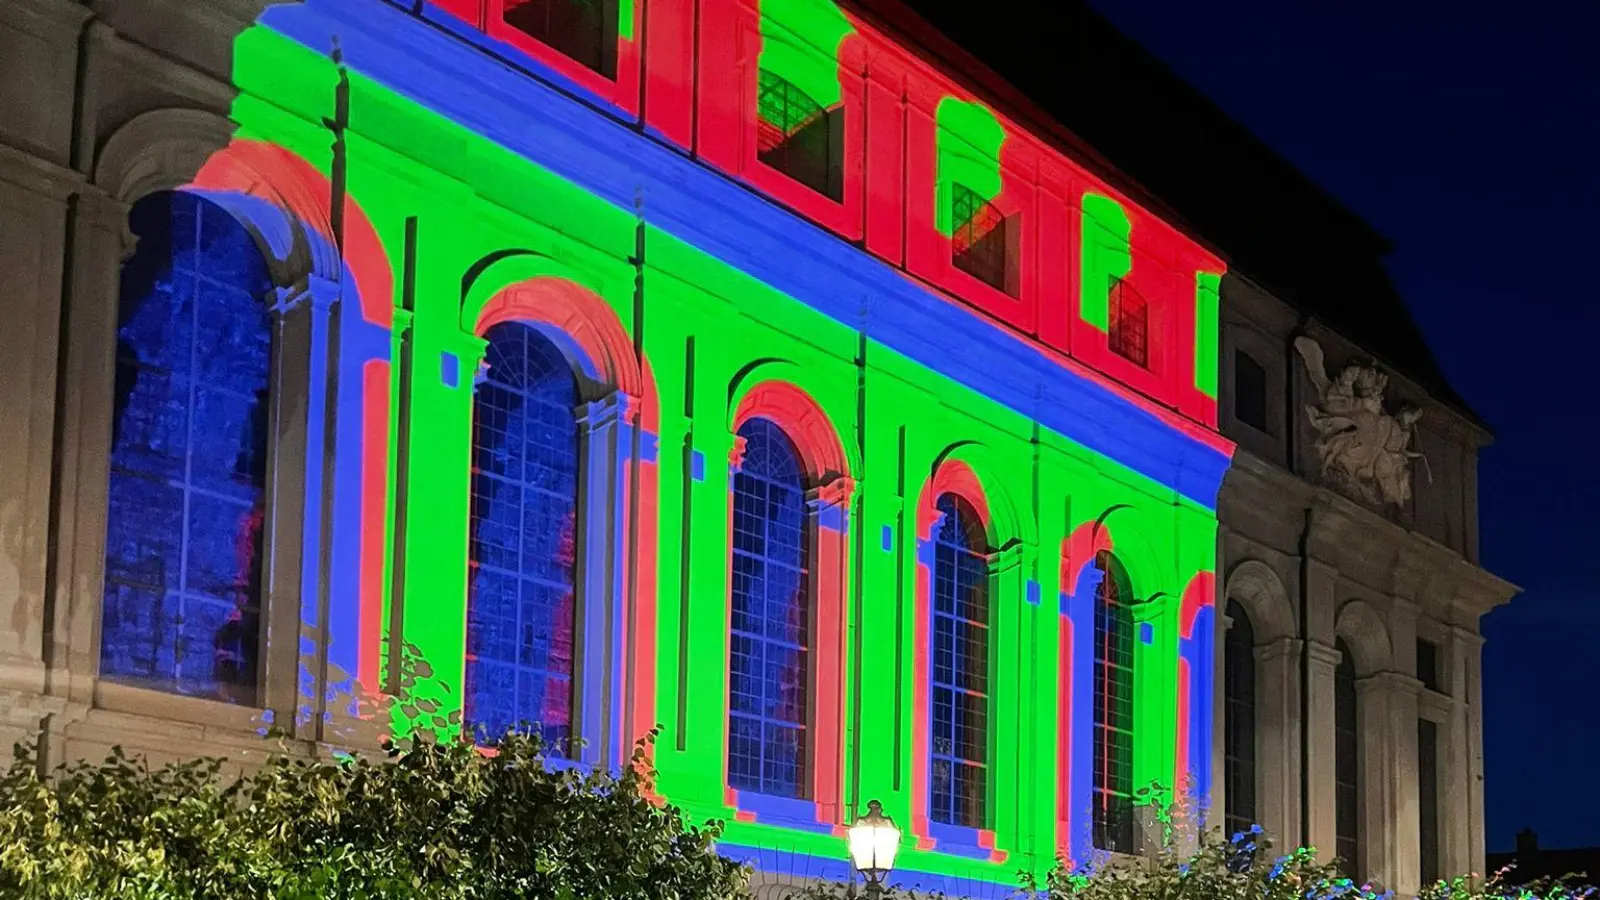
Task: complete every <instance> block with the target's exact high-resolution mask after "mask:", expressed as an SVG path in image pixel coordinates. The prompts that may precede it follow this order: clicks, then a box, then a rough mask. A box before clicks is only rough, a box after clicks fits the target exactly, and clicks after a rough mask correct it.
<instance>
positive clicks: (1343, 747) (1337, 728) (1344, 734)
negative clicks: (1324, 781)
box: [1333, 640, 1364, 880]
mask: <svg viewBox="0 0 1600 900" xmlns="http://www.w3.org/2000/svg"><path fill="white" fill-rule="evenodd" d="M1337 647H1338V650H1339V665H1338V667H1337V668H1335V669H1334V670H1333V729H1334V744H1333V766H1334V798H1333V799H1334V853H1336V854H1337V855H1338V857H1339V858H1340V859H1342V860H1344V871H1345V874H1346V875H1348V876H1350V877H1351V878H1354V879H1357V880H1360V879H1361V878H1362V875H1361V872H1362V869H1363V868H1364V866H1363V862H1364V861H1363V860H1362V858H1361V838H1360V834H1361V765H1360V761H1359V759H1358V754H1359V753H1360V752H1361V725H1360V720H1359V719H1358V718H1357V716H1356V664H1355V657H1353V656H1351V655H1350V647H1349V645H1348V644H1346V643H1345V642H1344V641H1343V640H1341V641H1339V643H1338V645H1337Z"/></svg>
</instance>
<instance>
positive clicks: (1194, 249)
mask: <svg viewBox="0 0 1600 900" xmlns="http://www.w3.org/2000/svg"><path fill="white" fill-rule="evenodd" d="M436 2H437V5H438V7H439V8H440V9H442V10H445V11H447V12H449V13H450V14H452V15H454V16H456V17H459V18H460V19H462V20H465V21H466V22H468V23H469V24H470V25H472V26H473V27H474V28H475V29H477V30H479V31H481V32H483V33H484V34H485V35H487V36H488V38H489V41H488V43H489V44H490V45H491V47H492V48H493V49H495V50H497V51H498V52H501V53H505V54H509V55H512V56H524V55H525V59H524V61H525V62H527V63H530V64H531V68H533V69H535V70H536V71H540V72H542V73H543V74H547V75H550V76H553V77H554V78H555V79H556V80H558V81H565V82H566V83H567V84H568V85H569V86H571V87H575V88H577V89H578V90H579V91H580V92H581V93H584V94H587V95H588V96H590V97H591V98H593V99H595V100H598V101H599V102H600V103H601V104H602V105H603V106H606V107H609V108H610V110H611V111H612V112H613V113H614V114H615V115H618V116H619V117H623V118H626V119H628V120H631V121H634V122H636V123H638V125H639V127H641V128H642V129H644V130H645V131H646V132H648V133H650V134H652V135H654V136H656V137H658V138H660V139H664V140H666V141H668V142H670V143H672V144H674V145H676V146H678V147H680V148H682V149H684V150H687V151H690V152H692V153H693V154H694V155H695V156H696V157H697V158H698V159H700V160H701V161H702V162H704V163H706V164H708V165H711V166H713V167H715V168H717V169H719V170H721V171H723V172H725V173H726V174H728V175H730V176H733V177H735V178H737V179H739V180H741V181H743V182H745V183H746V184H748V185H750V186H751V187H753V188H755V189H757V190H759V191H761V192H762V193H764V194H766V195H767V196H769V197H771V198H772V199H774V200H776V201H778V202H780V203H782V204H784V205H786V206H787V207H789V208H790V209H792V210H794V211H795V212H797V213H799V214H801V215H803V216H805V217H806V218H808V219H810V220H811V221H813V222H815V223H816V224H818V225H820V226H822V227H824V228H827V229H829V230H830V231H832V232H834V233H835V234H837V235H838V236H840V237H841V238H843V239H845V240H847V241H850V242H852V243H855V244H857V245H858V246H861V247H862V248H863V249H865V250H866V251H867V252H870V253H872V254H873V255H875V256H877V257H879V258H880V259H883V260H884V261H886V262H888V263H890V264H892V265H894V266H896V267H898V268H899V269H901V270H902V271H904V272H905V273H906V274H907V275H908V276H909V277H912V278H914V279H917V280H919V281H920V282H922V283H924V284H926V285H928V286H930V287H932V288H935V289H937V291H938V292H940V293H941V294H942V295H944V296H946V297H949V298H953V299H952V302H960V303H963V304H965V305H966V306H968V307H971V308H973V309H975V310H977V311H979V312H980V313H982V314H984V315H986V316H989V317H991V318H992V319H995V320H998V321H999V322H1001V323H1004V324H1005V325H1006V326H1008V327H1010V328H1012V329H1014V330H1016V331H1017V332H1020V333H1022V334H1025V335H1028V336H1030V337H1032V338H1033V339H1034V340H1035V341H1036V342H1037V343H1038V344H1039V345H1040V346H1041V347H1042V348H1044V349H1046V351H1047V352H1059V353H1064V354H1067V355H1069V356H1071V357H1072V358H1074V359H1076V360H1078V361H1079V362H1081V363H1083V364H1084V365H1086V366H1087V367H1089V368H1090V369H1092V370H1094V371H1097V372H1099V373H1102V374H1103V375H1105V376H1108V377H1109V378H1110V379H1112V380H1115V381H1117V382H1120V383H1122V384H1124V385H1126V386H1128V387H1130V388H1133V389H1134V390H1136V391H1138V392H1139V393H1142V394H1144V395H1145V396H1147V397H1149V398H1151V399H1153V400H1154V401H1156V402H1157V403H1159V404H1161V405H1163V406H1167V407H1169V408H1172V409H1175V410H1177V411H1179V412H1180V413H1182V414H1183V415H1185V416H1187V417H1189V418H1190V419H1192V420H1194V421H1196V422H1199V423H1201V424H1203V425H1205V426H1207V427H1210V428H1215V425H1216V401H1215V393H1216V372H1215V361H1216V350H1215V348H1216V333H1217V329H1216V326H1217V322H1216V319H1217V305H1216V296H1215V291H1214V287H1215V280H1214V279H1212V280H1210V281H1209V282H1205V283H1207V284H1209V285H1210V286H1211V290H1210V291H1209V293H1208V291H1206V290H1203V289H1201V288H1200V287H1199V286H1198V285H1197V274H1199V273H1209V274H1211V275H1213V276H1214V275H1219V274H1220V273H1221V272H1222V271H1223V270H1224V267H1223V264H1222V262H1221V261H1220V260H1218V259H1217V258H1216V257H1215V256H1214V255H1213V254H1211V253H1209V252H1208V251H1206V250H1205V249H1204V248H1202V247H1201V246H1200V245H1199V244H1197V243H1196V242H1195V241H1193V240H1191V239H1189V238H1188V237H1186V236H1185V235H1183V234H1182V233H1180V232H1179V231H1178V230H1177V229H1176V228H1174V227H1172V226H1171V225H1169V224H1168V223H1166V222H1164V221H1162V220H1161V219H1160V218H1158V217H1157V216H1155V215H1153V214H1152V213H1150V212H1149V211H1148V210H1146V209H1145V208H1143V207H1141V206H1140V205H1138V204H1137V203H1135V202H1134V201H1133V200H1131V199H1130V198H1129V197H1128V196H1126V195H1125V194H1124V193H1122V192H1121V191H1118V190H1116V189H1115V188H1113V187H1111V186H1110V185H1109V184H1107V183H1106V181H1105V179H1103V178H1100V177H1098V176H1096V175H1095V174H1093V173H1092V172H1091V171H1090V170H1089V169H1088V168H1087V167H1085V166H1083V165H1080V164H1078V163H1077V162H1075V161H1074V160H1073V158H1072V154H1074V153H1078V151H1074V150H1070V149H1068V148H1067V142H1066V141H1064V140H1062V139H1061V138H1060V137H1059V136H1055V135H1052V136H1051V137H1050V138H1045V137H1041V136H1040V135H1037V134H1034V133H1030V132H1029V131H1028V130H1027V129H1025V128H1023V127H1022V126H1020V125H1019V124H1018V123H1016V122H1015V121H1012V120H1010V119H1008V118H1006V117H1005V116H1003V115H1000V114H999V113H998V112H996V111H995V110H994V108H993V107H994V105H995V104H994V102H993V101H994V100H996V99H997V98H996V97H993V96H990V95H985V96H976V95H974V93H973V92H972V91H970V90H968V89H967V88H966V87H964V86H963V85H962V84H961V83H960V82H959V81H958V80H957V79H956V78H953V77H951V76H949V75H947V74H945V73H944V72H942V71H940V69H939V68H937V67H936V65H935V64H933V63H931V62H929V61H928V60H927V59H926V58H925V55H926V54H925V53H923V52H921V51H919V50H918V49H917V48H916V47H915V46H912V44H911V42H910V41H909V40H904V39H896V38H894V37H891V36H889V34H888V33H887V32H886V31H885V30H882V29H879V28H876V27H874V26H873V25H872V24H870V23H869V22H867V21H866V20H865V19H864V18H862V17H861V16H860V15H858V14H857V13H855V12H851V11H844V12H841V11H840V9H839V8H838V7H837V6H836V5H834V4H833V3H832V2H831V0H604V2H605V3H606V4H608V5H607V6H606V7H605V8H606V9H607V10H608V11H609V12H610V14H611V15H613V16H615V23H614V24H615V33H616V34H617V35H618V39H617V42H616V46H615V47H614V48H613V47H610V46H606V47H603V48H601V50H600V52H596V51H595V48H594V46H593V42H588V43H584V42H579V43H577V44H573V43H571V42H570V41H569V40H567V39H563V38H558V37H551V38H550V39H549V40H548V41H545V40H540V39H539V37H537V36H535V35H534V34H531V33H530V32H534V33H537V32H539V31H540V30H541V29H544V30H545V31H546V32H547V33H548V34H550V35H553V34H554V33H555V32H554V29H557V28H559V27H562V26H561V23H560V21H559V17H557V18H552V17H551V13H550V10H552V9H556V8H558V7H559V6H561V5H562V4H563V3H569V2H572V0H436ZM873 5H874V6H875V7H876V6H882V5H884V4H881V3H874V4H873ZM880 14H881V13H880ZM896 15H897V16H903V15H904V13H902V12H898V11H897V12H896ZM696 23H698V32H697V30H696ZM567 24H568V25H569V26H570V20H569V21H568V23H567ZM902 25H904V26H906V27H905V28H904V29H903V30H906V31H908V32H910V33H912V34H917V33H919V30H918V29H921V30H922V31H924V32H925V31H926V30H927V28H926V26H925V25H921V24H920V23H919V22H917V21H916V20H912V19H907V20H905V21H897V22H896V26H897V28H898V27H899V26H902ZM519 26H520V27H519ZM605 26H606V27H607V28H610V27H612V22H610V21H607V22H606V23H605ZM558 45H559V46H560V47H561V48H562V49H558ZM563 49H564V50H566V51H567V52H562V50H563ZM575 55H576V56H582V57H584V58H585V60H586V61H587V62H586V63H585V62H580V61H578V60H576V59H575V58H574V56H575ZM597 69H598V71H597ZM763 70H766V71H767V72H768V75H767V76H765V77H766V78H767V79H770V78H771V77H772V76H773V73H777V74H778V76H779V77H781V78H782V79H784V80H785V81H787V82H788V83H789V84H790V87H791V88H793V89H795V90H797V91H798V93H797V94H796V95H795V96H799V97H801V98H802V99H803V100H805V101H807V102H810V101H811V99H812V98H815V108H816V109H818V110H820V111H821V112H822V113H823V114H824V115H825V116H826V117H827V119H828V123H829V124H828V126H827V128H828V129H829V148H828V151H827V152H828V153H829V155H830V162H831V165H830V167H829V173H828V176H827V177H822V176H820V175H819V176H817V177H814V178H810V179H807V178H805V177H804V176H802V177H801V178H798V179H797V178H796V177H795V176H794V174H793V173H792V172H789V171H786V170H784V169H783V167H782V164H780V163H773V157H772V156H771V155H769V154H771V153H773V152H776V150H775V149H774V148H779V149H781V145H782V144H783V143H784V141H785V140H786V139H785V138H784V126H785V124H786V123H789V122H791V121H793V122H799V121H802V120H804V121H814V120H811V119H804V116H803V115H802V114H800V113H796V114H794V116H793V118H792V120H791V119H790V118H788V115H789V114H788V113H786V112H784V111H783V110H787V109H789V108H790V107H789V106H784V105H783V104H781V103H778V102H777V101H775V99H774V98H775V97H781V96H787V95H779V94H777V93H776V92H774V91H772V90H770V87H771V85H772V84H774V83H775V82H772V81H770V80H766V81H764V80H763V78H764V76H763V75H762V74H761V73H762V71H763ZM764 84H765V85H766V86H767V87H768V88H769V90H766V91H763V85H764ZM1002 87H1003V86H1002ZM1085 89H1086V90H1092V89H1093V86H1092V85H1086V86H1085ZM799 108H804V107H803V106H802V107H799ZM762 109H765V110H767V113H768V115H765V116H764V115H763V114H762V113H761V112H760V111H759V110H762ZM774 110H779V111H778V112H777V113H776V114H774V113H773V111H774ZM1136 114H1137V111H1130V115H1136ZM775 122H776V124H774V123H775ZM799 130H800V129H798V128H797V129H796V131H797V132H798V131H799ZM801 139H802V138H801V137H800V136H797V137H796V141H797V142H798V141H799V140H801ZM764 151H766V152H765V153H764ZM1174 152H1179V151H1178V148H1174ZM1079 155H1081V153H1080V154H1079ZM769 163H773V164H769ZM958 185H959V186H958ZM952 192H956V193H952ZM958 195H959V196H960V197H965V198H967V199H968V200H974V199H975V200H977V201H986V202H987V204H988V205H987V206H985V207H983V208H982V210H981V211H980V212H978V213H976V214H974V215H973V216H972V217H971V218H970V219H965V220H961V221H960V222H958V221H957V219H956V218H954V217H953V216H954V215H956V214H953V213H952V210H960V211H962V213H964V212H965V211H967V210H971V209H974V208H975V207H973V206H972V205H971V204H968V205H961V203H960V202H959V201H958V200H956V199H954V198H956V197H957V196H958ZM991 224H992V226H993V229H994V230H987V229H989V226H990V225H991ZM996 246H1003V250H1001V251H998V252H995V247H996ZM957 257H960V258H961V259H963V260H967V261H969V263H970V261H971V260H974V259H978V260H988V261H989V262H990V263H994V260H997V259H1003V260H1004V263H1003V265H1002V264H998V263H995V264H992V265H989V266H988V267H987V268H983V267H982V266H979V265H978V264H977V263H971V264H967V265H963V264H960V263H958V261H957ZM980 269H981V271H980ZM983 273H987V274H983ZM1113 278H1116V279H1119V280H1117V281H1113V280H1111V279H1113ZM1200 281H1202V282H1204V281H1205V280H1204V279H1200ZM1119 284H1120V287H1116V285H1119ZM1113 297H1114V298H1115V299H1113ZM1119 308H1120V309H1121V310H1124V311H1125V312H1124V314H1123V316H1122V317H1121V320H1120V322H1121V324H1120V327H1119V328H1118V329H1117V333H1118V335H1119V338H1120V340H1119V344H1118V347H1119V348H1120V349H1121V351H1122V352H1120V353H1119V352H1115V349H1114V348H1113V346H1112V341H1111V339H1110V337H1111V335H1110V333H1109V329H1110V321H1109V319H1113V318H1117V313H1116V310H1117V309H1119ZM1141 310H1142V313H1141ZM1141 321H1142V322H1143V327H1144V331H1145V332H1146V334H1147V338H1146V340H1145V341H1144V342H1142V344H1141V343H1139V342H1137V341H1131V339H1130V338H1129V337H1128V335H1130V334H1136V332H1137V331H1138V328H1137V327H1136V326H1138V325H1139V323H1140V322H1141ZM1129 323H1131V325H1130V324H1129ZM1130 348H1132V349H1131V350H1130ZM1141 348H1142V352H1140V351H1141ZM1140 356H1142V357H1143V359H1142V360H1140V359H1139V357H1140Z"/></svg>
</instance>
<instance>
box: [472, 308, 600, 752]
mask: <svg viewBox="0 0 1600 900" xmlns="http://www.w3.org/2000/svg"><path fill="white" fill-rule="evenodd" d="M484 337H485V338H486V339H487V341H488V347H487V349H486V352H485V356H484V359H485V362H486V363H487V364H488V373H487V375H486V377H485V379H484V382H483V384H482V385H480V386H479V387H478V391H477V393H476V395H475V396H474V400H473V422H472V426H473V428H472V508H471V515H472V522H471V541H470V544H469V547H468V552H469V558H470V569H469V575H468V584H467V684H466V704H465V707H466V708H465V716H466V722H467V727H468V728H469V729H471V730H472V731H473V732H475V733H476V732H477V731H479V730H481V731H482V732H483V733H484V734H486V735H487V737H488V739H490V740H494V739H497V738H499V737H500V736H501V735H502V734H504V733H505V732H506V731H507V730H509V729H512V728H526V727H530V726H531V727H534V728H535V730H537V731H538V733H539V734H540V735H541V736H542V737H543V738H544V740H545V741H546V742H547V743H548V749H549V750H550V752H552V753H556V754H565V753H568V752H570V749H571V748H570V740H571V737H572V725H573V717H572V704H573V675H574V672H573V653H574V647H573V640H574V623H575V618H576V615H577V609H576V597H575V595H574V587H575V584H574V573H573V567H574V563H575V562H576V559H577V528H578V421H577V414H576V407H577V402H578V392H577V382H576V380H575V379H574V378H573V375H572V369H571V367H570V366H569V365H568V363H567V361H566V359H565V358H564V357H563V356H562V355H561V352H560V351H559V350H557V349H556V346H555V345H554V344H552V343H551V342H550V340H549V339H548V338H546V337H545V336H544V335H542V334H540V333H539V332H538V331H537V330H536V329H534V328H533V327H531V326H529V325H525V324H522V323H518V322H507V323H503V324H500V325H496V326H494V327H492V328H490V329H489V331H488V333H487V334H486V335H484Z"/></svg>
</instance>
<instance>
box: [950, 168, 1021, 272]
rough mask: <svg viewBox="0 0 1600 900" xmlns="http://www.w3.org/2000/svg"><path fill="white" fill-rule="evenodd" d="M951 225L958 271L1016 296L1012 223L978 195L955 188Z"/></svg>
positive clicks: (951, 202) (952, 192)
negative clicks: (1012, 256)
mask: <svg viewBox="0 0 1600 900" xmlns="http://www.w3.org/2000/svg"><path fill="white" fill-rule="evenodd" d="M950 221H951V224H952V228H953V231H952V233H951V235H950V241H951V262H952V263H954V264H955V267H956V268H958V269H960V270H961V271H963V272H965V273H967V274H968V275H971V276H972V277H973V278H976V279H978V280H979V281H981V282H983V283H984V284H987V285H989V286H990V287H992V288H994V289H995V290H998V291H1005V292H1006V293H1008V294H1013V295H1014V294H1015V293H1016V286H1015V284H1014V283H1013V282H1014V279H1013V277H1012V274H1013V273H1012V268H1013V267H1012V265H1011V243H1012V241H1011V240H1010V235H1009V234H1008V232H1010V230H1011V227H1012V222H1011V221H1010V219H1008V218H1007V217H1006V216H1004V215H1001V213H1000V210H999V209H998V208H996V207H995V205H994V204H993V203H989V202H986V201H985V200H984V199H983V198H982V197H980V196H979V195H978V193H977V192H976V191H973V190H971V189H969V188H967V187H965V186H963V185H960V184H956V185H952V186H951V191H950Z"/></svg>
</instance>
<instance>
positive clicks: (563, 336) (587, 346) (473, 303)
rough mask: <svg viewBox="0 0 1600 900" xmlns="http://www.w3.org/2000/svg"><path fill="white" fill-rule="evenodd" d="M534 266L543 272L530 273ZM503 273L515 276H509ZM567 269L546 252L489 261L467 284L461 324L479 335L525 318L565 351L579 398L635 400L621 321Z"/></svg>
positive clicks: (641, 388)
mask: <svg viewBox="0 0 1600 900" xmlns="http://www.w3.org/2000/svg"><path fill="white" fill-rule="evenodd" d="M540 260H544V261H546V262H544V263H541V262H539V261H540ZM530 263H532V264H533V265H532V266H530ZM501 267H506V271H505V272H502V271H501ZM539 270H542V271H543V272H544V273H545V274H531V275H530V272H532V271H539ZM505 274H512V275H514V276H519V277H517V279H516V280H510V281H508V280H506V279H505V278H504V277H503V276H504V275H505ZM568 274H570V270H567V269H566V268H565V267H563V266H561V265H560V264H559V263H556V262H555V260H551V259H549V258H548V257H531V256H529V257H511V258H508V259H507V260H503V261H500V262H496V263H494V264H493V265H491V266H490V267H488V268H487V269H485V270H484V271H482V272H481V273H479V276H478V277H477V278H476V280H475V281H474V282H473V283H472V284H470V285H468V286H467V288H466V295H465V297H464V298H463V301H462V306H461V327H462V329H463V330H464V331H466V332H467V333H468V334H471V335H474V336H477V337H482V335H483V333H484V332H485V331H487V330H488V329H489V328H490V327H492V326H494V325H497V324H499V323H501V322H508V321H518V322H525V323H527V324H529V325H532V326H534V327H535V328H537V329H539V331H540V332H542V333H543V334H544V335H545V336H546V337H548V338H550V340H551V341H552V342H554V343H555V344H556V346H557V347H559V348H560V349H561V351H562V353H563V354H564V355H566V357H567V359H568V361H569V362H571V364H572V366H573V369H574V371H576V372H577V373H578V375H579V382H580V393H581V394H582V395H583V399H584V400H586V401H592V400H597V399H600V398H601V397H603V396H605V395H607V394H609V393H610V392H611V391H612V390H617V391H621V392H622V393H623V394H624V395H626V396H627V397H629V398H632V399H634V400H635V401H637V400H638V399H640V398H642V397H644V396H645V384H644V374H643V371H642V369H641V367H640V365H639V360H638V358H637V356H636V355H635V353H634V350H633V341H632V339H631V338H629V337H628V333H627V331H626V330H625V329H624V328H623V325H622V321H621V320H620V319H618V318H617V315H616V313H615V312H614V311H612V309H611V307H610V306H609V305H608V304H607V303H606V302H605V300H604V299H603V298H601V296H600V295H599V294H598V293H596V292H595V291H594V290H592V289H591V288H589V287H588V286H586V285H585V284H583V283H581V282H579V281H575V280H573V279H571V278H570V277H566V276H567V275H568ZM523 275H529V277H520V276H523Z"/></svg>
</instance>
